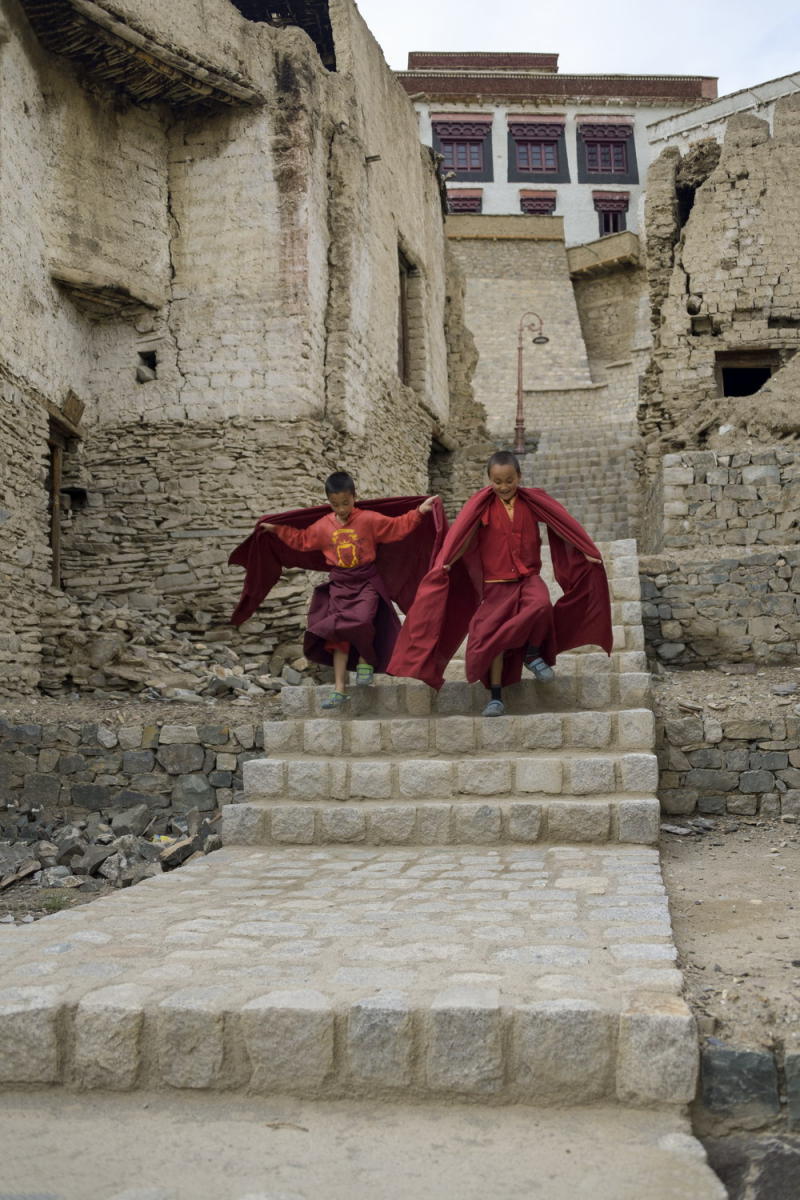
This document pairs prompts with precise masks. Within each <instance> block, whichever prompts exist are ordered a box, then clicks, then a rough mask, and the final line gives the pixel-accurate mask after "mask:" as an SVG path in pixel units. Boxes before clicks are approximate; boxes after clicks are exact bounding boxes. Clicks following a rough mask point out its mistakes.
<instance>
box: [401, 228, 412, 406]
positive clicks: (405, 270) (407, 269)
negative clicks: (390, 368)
mask: <svg viewBox="0 0 800 1200" xmlns="http://www.w3.org/2000/svg"><path fill="white" fill-rule="evenodd" d="M397 265H398V274H399V280H398V282H399V290H398V301H397V374H398V375H399V376H400V378H401V380H402V381H403V383H405V384H406V385H407V384H408V383H409V380H410V377H411V371H410V363H411V356H410V354H409V338H408V290H409V289H408V281H409V278H410V276H411V272H412V270H413V268H412V266H411V263H410V262H409V261H408V259H407V258H406V256H405V255H404V254H403V252H402V251H398V255H397Z"/></svg>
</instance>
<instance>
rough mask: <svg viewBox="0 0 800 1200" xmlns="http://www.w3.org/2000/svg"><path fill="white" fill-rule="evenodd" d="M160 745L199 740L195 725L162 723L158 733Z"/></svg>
mask: <svg viewBox="0 0 800 1200" xmlns="http://www.w3.org/2000/svg"><path fill="white" fill-rule="evenodd" d="M158 741H159V744H160V745H161V746H169V745H172V744H174V743H180V742H199V741H200V738H199V736H198V733H197V726H196V725H163V726H162V728H161V732H160V734H159V735H158Z"/></svg>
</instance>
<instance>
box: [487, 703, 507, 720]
mask: <svg viewBox="0 0 800 1200" xmlns="http://www.w3.org/2000/svg"><path fill="white" fill-rule="evenodd" d="M505 711H506V706H505V704H503V701H502V700H490V701H489V703H488V704H487V705H486V708H485V709H484V710H483V712H482V713H481V716H482V717H502V716H503V714H504V712H505Z"/></svg>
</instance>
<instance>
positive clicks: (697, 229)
mask: <svg viewBox="0 0 800 1200" xmlns="http://www.w3.org/2000/svg"><path fill="white" fill-rule="evenodd" d="M799 174H800V96H798V95H797V94H795V95H793V96H791V97H785V98H782V99H779V100H778V101H777V102H776V104H775V112H774V117H773V130H772V134H770V129H769V125H768V123H767V122H766V121H762V120H760V119H759V118H757V117H754V116H752V115H751V114H749V113H740V114H737V115H734V116H732V117H731V118H730V119H729V120H728V122H727V128H726V131H725V140H724V144H723V145H722V147H721V150H720V147H719V146H718V143H717V142H715V141H714V140H712V139H709V140H707V141H703V142H699V143H697V144H696V145H695V146H693V147H690V149H689V151H688V153H687V155H686V156H685V157H683V158H682V157H681V155H680V152H679V151H678V150H677V149H675V148H668V149H666V150H665V151H664V152H663V154H662V155H661V156H660V157H659V158H658V160H657V161H656V162H655V163H654V164H653V166H652V167H651V169H650V173H649V175H648V187H647V202H646V208H647V268H648V276H649V283H650V298H651V322H652V330H653V338H654V350H653V357H652V362H651V365H650V367H649V369H648V372H647V374H646V376H645V379H644V381H643V386H642V392H641V406H640V410H639V421H640V427H641V430H642V434H643V437H644V439H645V441H646V442H647V443H648V448H649V454H650V456H651V472H650V473H651V475H652V474H655V473H656V472H657V470H658V465H659V459H660V455H661V453H662V452H663V450H664V449H666V450H678V449H681V448H683V447H687V448H697V447H700V446H702V445H703V444H704V441H705V439H706V437H707V436H708V434H709V432H710V431H714V432H716V427H718V426H720V425H722V424H725V423H729V424H732V425H733V426H738V427H741V428H744V429H745V430H747V431H748V432H751V433H755V434H756V435H757V436H765V435H766V436H770V435H771V436H772V437H773V439H774V436H775V435H776V434H777V435H778V436H781V434H782V433H786V432H792V431H793V429H794V428H796V417H794V416H793V415H792V405H791V398H792V396H793V395H794V393H795V391H796V382H795V381H796V376H797V366H796V364H793V365H791V366H789V365H788V364H789V363H790V360H791V358H792V356H793V355H794V354H795V352H796V351H797V348H798V345H800V250H799V249H798V244H799V243H798V238H797V231H798V229H800V199H798V189H797V179H798V175H799ZM726 356H727V357H726ZM748 365H751V366H759V365H761V366H765V367H768V369H769V370H770V371H771V372H772V374H771V377H770V379H769V381H768V382H767V383H766V384H765V386H763V387H762V388H761V389H759V390H756V391H754V393H753V394H750V395H740V396H734V395H731V394H728V395H725V394H724V391H725V390H726V385H725V382H724V378H723V370H724V369H725V368H726V367H732V368H733V369H734V370H735V369H737V368H741V367H747V366H748Z"/></svg>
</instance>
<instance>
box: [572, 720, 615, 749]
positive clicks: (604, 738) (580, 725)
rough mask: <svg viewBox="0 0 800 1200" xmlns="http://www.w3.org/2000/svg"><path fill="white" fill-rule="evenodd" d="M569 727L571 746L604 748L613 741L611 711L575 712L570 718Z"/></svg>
mask: <svg viewBox="0 0 800 1200" xmlns="http://www.w3.org/2000/svg"><path fill="white" fill-rule="evenodd" d="M568 729H569V733H568V735H567V736H568V738H569V744H570V745H571V746H580V747H584V748H585V749H602V747H604V746H607V745H608V744H609V742H610V741H611V713H606V712H585V713H573V714H572V716H571V717H569V719H568Z"/></svg>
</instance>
